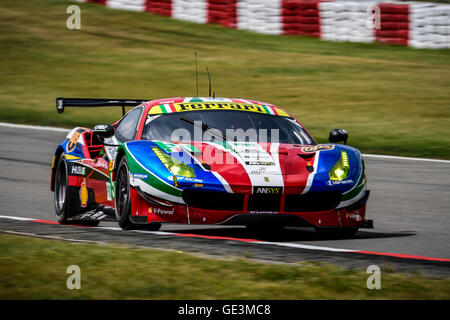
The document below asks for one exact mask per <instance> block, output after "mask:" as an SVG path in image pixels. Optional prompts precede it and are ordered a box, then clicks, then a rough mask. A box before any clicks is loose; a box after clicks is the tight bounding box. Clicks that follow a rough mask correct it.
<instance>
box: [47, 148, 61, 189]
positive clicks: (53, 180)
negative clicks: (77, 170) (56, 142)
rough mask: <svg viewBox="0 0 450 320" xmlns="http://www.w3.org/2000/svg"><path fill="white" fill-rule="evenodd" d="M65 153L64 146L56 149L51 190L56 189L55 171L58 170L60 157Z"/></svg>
mask: <svg viewBox="0 0 450 320" xmlns="http://www.w3.org/2000/svg"><path fill="white" fill-rule="evenodd" d="M63 153H64V149H63V147H62V146H58V148H57V149H56V151H55V154H54V155H53V161H52V169H51V170H52V171H51V180H50V190H51V191H55V171H56V167H57V165H58V162H59V159H60V158H61V155H62V154H63Z"/></svg>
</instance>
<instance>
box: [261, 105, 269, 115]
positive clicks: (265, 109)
mask: <svg viewBox="0 0 450 320" xmlns="http://www.w3.org/2000/svg"><path fill="white" fill-rule="evenodd" d="M261 107H263V109H264V111H265V112H266V113H268V114H270V111H269V110H268V109H267V107H266V106H265V105H263V104H262V105H261Z"/></svg>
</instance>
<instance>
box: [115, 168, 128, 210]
mask: <svg viewBox="0 0 450 320" xmlns="http://www.w3.org/2000/svg"><path fill="white" fill-rule="evenodd" d="M116 187H117V192H118V195H117V202H118V203H117V204H118V206H117V215H118V216H119V217H121V216H122V214H123V213H124V212H125V211H126V209H127V205H128V198H129V188H128V169H127V167H126V166H124V165H123V166H121V167H120V170H119V174H118V176H117V185H116Z"/></svg>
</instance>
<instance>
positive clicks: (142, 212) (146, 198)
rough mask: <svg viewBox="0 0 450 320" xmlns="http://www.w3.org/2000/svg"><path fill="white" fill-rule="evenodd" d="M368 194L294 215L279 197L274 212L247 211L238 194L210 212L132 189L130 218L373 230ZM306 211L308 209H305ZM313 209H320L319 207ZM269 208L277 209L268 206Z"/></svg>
mask: <svg viewBox="0 0 450 320" xmlns="http://www.w3.org/2000/svg"><path fill="white" fill-rule="evenodd" d="M369 194H370V192H369V191H368V190H366V191H365V194H364V196H363V197H362V198H361V199H360V200H358V202H357V203H354V204H352V205H351V206H349V207H345V208H340V209H327V210H314V211H300V212H294V211H285V210H284V204H285V196H282V197H281V198H280V207H279V208H278V210H273V211H272V210H259V211H252V210H249V209H250V206H249V196H248V195H245V196H244V195H242V197H243V201H242V205H241V204H239V201H240V200H239V199H237V198H233V199H231V198H230V201H231V200H232V201H233V203H231V202H230V203H227V204H226V205H224V206H222V205H221V204H220V203H217V204H215V207H214V209H211V208H199V207H196V206H192V205H182V204H176V203H171V202H168V201H166V200H163V199H158V198H154V197H151V196H150V195H148V194H145V195H144V194H142V191H140V190H139V191H138V190H134V189H132V191H131V196H132V198H133V199H132V210H131V219H132V220H133V221H134V222H136V223H149V222H168V223H187V224H223V225H250V224H278V225H284V226H309V227H357V228H373V221H371V220H366V219H365V213H366V202H367V200H368V198H369ZM206 197H207V196H206V195H205V199H207V198H206ZM205 202H207V203H213V202H214V201H211V199H207V200H205ZM236 205H238V206H239V205H241V207H234V206H236ZM262 208H264V206H263V207H262ZM306 208H309V207H308V206H306ZM317 208H319V209H320V208H321V207H320V206H319V207H317ZM224 209H225V210H224ZM271 209H277V208H275V207H272V208H271Z"/></svg>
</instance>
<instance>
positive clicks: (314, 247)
mask: <svg viewBox="0 0 450 320" xmlns="http://www.w3.org/2000/svg"><path fill="white" fill-rule="evenodd" d="M0 219H10V220H22V221H33V220H39V219H31V218H23V217H14V216H2V215H0ZM93 229H103V230H113V231H122V229H121V228H117V227H94V228H93ZM128 232H135V233H149V234H154V235H158V236H170V235H173V236H178V235H179V234H180V235H183V234H182V233H179V234H177V233H174V232H165V231H146V230H129V231H128ZM48 237H51V236H48ZM199 237H200V238H201V236H199ZM219 238H220V237H219ZM239 240H240V239H238V238H236V241H239ZM249 243H252V244H269V245H274V246H279V247H290V248H299V249H307V250H321V251H331V252H356V251H358V250H350V249H341V248H330V247H320V246H311V245H306V244H299V243H289V242H287V243H284V242H268V241H259V240H256V241H249Z"/></svg>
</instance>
